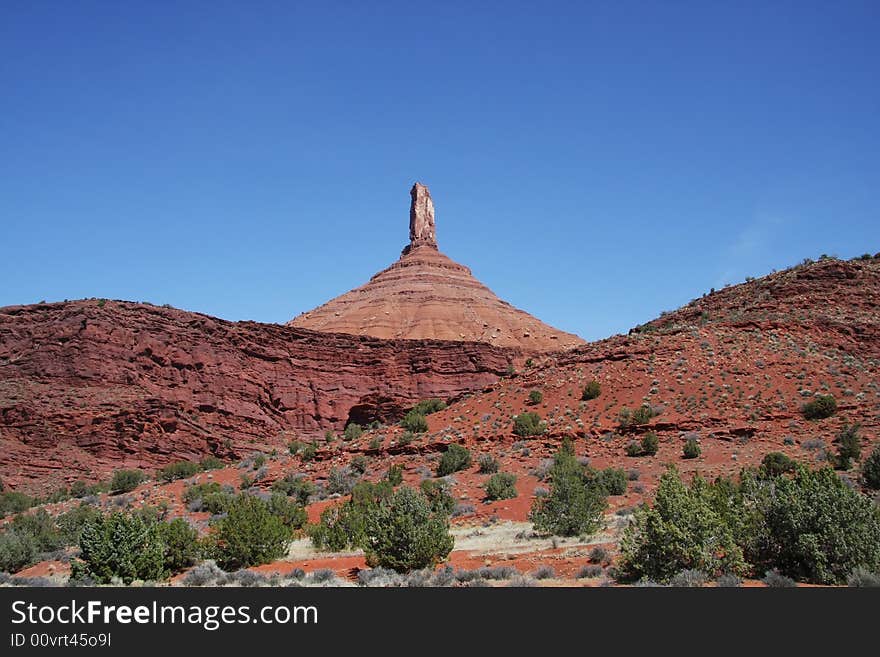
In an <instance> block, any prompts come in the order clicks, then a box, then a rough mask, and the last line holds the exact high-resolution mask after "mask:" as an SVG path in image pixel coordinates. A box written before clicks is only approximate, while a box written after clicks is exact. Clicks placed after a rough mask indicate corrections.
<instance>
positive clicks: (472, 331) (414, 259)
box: [288, 183, 584, 353]
mask: <svg viewBox="0 0 880 657" xmlns="http://www.w3.org/2000/svg"><path fill="white" fill-rule="evenodd" d="M410 195H411V197H412V204H411V206H410V220H409V234H410V243H409V245H407V247H406V248H405V249H404V250H403V253H402V255H401V256H400V259H399V260H398V261H397V262H395V263H394V264H392V265H391V266H390V267H388V268H387V269H385V270H383V271H381V272H379V273H378V274H376V275H375V276H373V277H372V278H371V279H370V281H369V282H368V283H367V284H366V285H363V286H361V287H359V288H356V289H354V290H352V291H350V292H347V293H346V294H343V295H341V296H339V297H336V298H335V299H332V300H331V301H328V302H327V303H325V304H324V305H322V306H319V307H318V308H315V309H314V310H310V311H308V312H306V313H303V314H301V315H299V316H298V317H296V318H294V319H292V320H291V321H290V322H289V323H288V325H290V326H297V327H301V328H308V329H313V330H316V331H328V332H334V333H349V334H353V335H370V336H374V337H378V338H394V339H397V338H403V339H414V340H423V339H438V340H462V341H477V342H486V343H489V344H492V345H496V346H500V347H510V348H514V349H520V350H523V351H526V352H535V353H536V352H550V351H560V350H564V349H568V348H570V347H574V346H578V345H582V344H584V341H583V340H582V339H581V338H579V337H578V336H576V335H572V334H571V333H565V332H564V331H560V330H558V329H555V328H553V327H552V326H548V325H547V324H545V323H544V322H542V321H540V320H538V319H536V318H535V317H533V316H531V315H529V314H528V313H526V312H524V311H522V310H519V309H518V308H515V307H513V306H511V305H510V304H509V303H507V302H506V301H503V300H502V299H499V298H498V297H497V296H496V295H495V294H494V293H493V292H492V290H490V289H489V288H488V287H486V286H485V285H483V284H482V283H481V282H480V281H478V280H477V279H476V278H474V276H473V275H472V274H471V271H470V269H468V268H467V267H465V266H463V265H460V264H458V263H457V262H454V261H453V260H451V259H450V258H448V257H447V256H446V255H444V254H443V253H441V252H440V251H439V250H438V248H437V240H436V233H435V226H434V204H433V202H432V200H431V194H430V192H429V191H428V188H427V187H425V186H424V185H422V184H421V183H416V184H415V185H413V188H412V190H411V191H410Z"/></svg>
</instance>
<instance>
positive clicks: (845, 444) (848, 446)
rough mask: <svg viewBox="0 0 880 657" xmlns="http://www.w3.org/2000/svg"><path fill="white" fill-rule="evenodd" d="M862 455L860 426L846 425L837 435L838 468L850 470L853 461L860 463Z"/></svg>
mask: <svg viewBox="0 0 880 657" xmlns="http://www.w3.org/2000/svg"><path fill="white" fill-rule="evenodd" d="M861 455H862V437H861V436H860V435H859V425H858V424H853V425H845V426H844V427H843V429H842V430H841V431H840V433H838V434H837V464H836V465H837V467H838V468H839V469H841V470H849V469H850V467H851V465H852V461H853V460H855V461H858V460H859V458H860V457H861Z"/></svg>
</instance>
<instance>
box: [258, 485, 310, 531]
mask: <svg viewBox="0 0 880 657" xmlns="http://www.w3.org/2000/svg"><path fill="white" fill-rule="evenodd" d="M267 504H268V506H269V512H270V513H271V514H272V515H274V516H277V517H278V518H279V519H280V520H281V522H282V523H284V526H285V527H287V529H288V530H290V531H291V532H292V531H294V530H296V529H299V528H300V527H302V526H303V525H305V524H306V521H307V520H308V514H307V513H306V510H305V509H304V508H303V507H302V506H301V505H299V504H297V503H296V501H294V500H291V499H290V498H289V497H287V495H285V494H284V493H272V495H271V496H270V497H269V501H268V503H267Z"/></svg>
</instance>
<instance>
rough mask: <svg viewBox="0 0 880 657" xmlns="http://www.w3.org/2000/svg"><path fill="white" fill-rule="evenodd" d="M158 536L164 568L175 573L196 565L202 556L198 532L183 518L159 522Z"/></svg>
mask: <svg viewBox="0 0 880 657" xmlns="http://www.w3.org/2000/svg"><path fill="white" fill-rule="evenodd" d="M158 527H159V538H160V540H161V541H162V545H163V555H164V568H165V570H166V571H168V572H170V573H177V572H180V571H182V570H185V569H187V568H189V567H190V566H194V565H196V564H197V563H198V562H199V560H200V559H201V558H202V545H201V543H200V542H199V534H198V532H197V531H196V530H195V529H193V528H192V527H191V526H190V524H189V523H188V522H187V521H186V520H184V519H183V518H175V519H174V520H172V521H171V522H163V523H159V525H158Z"/></svg>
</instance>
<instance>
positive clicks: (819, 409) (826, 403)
mask: <svg viewBox="0 0 880 657" xmlns="http://www.w3.org/2000/svg"><path fill="white" fill-rule="evenodd" d="M836 412H837V400H836V399H834V397H833V396H832V395H817V396H816V398H815V399H813V400H812V401H809V402H807V403H806V404H804V405H803V406H802V407H801V413H803V415H804V417H805V418H806V419H808V420H822V419H824V418H826V417H831V416H832V415H834V414H835V413H836Z"/></svg>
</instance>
